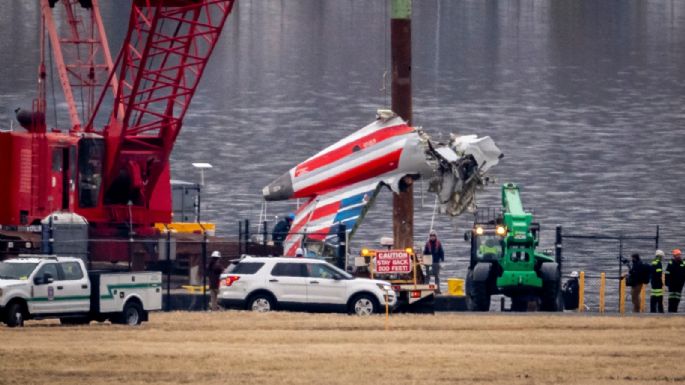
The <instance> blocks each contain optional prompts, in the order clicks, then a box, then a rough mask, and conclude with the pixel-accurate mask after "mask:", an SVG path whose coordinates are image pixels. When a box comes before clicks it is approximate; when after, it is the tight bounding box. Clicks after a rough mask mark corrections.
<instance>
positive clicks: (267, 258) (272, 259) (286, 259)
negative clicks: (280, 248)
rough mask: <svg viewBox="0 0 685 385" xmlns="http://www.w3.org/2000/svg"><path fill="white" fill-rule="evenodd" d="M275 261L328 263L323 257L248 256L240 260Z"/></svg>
mask: <svg viewBox="0 0 685 385" xmlns="http://www.w3.org/2000/svg"><path fill="white" fill-rule="evenodd" d="M265 260H266V261H274V262H289V263H326V261H324V260H322V259H316V258H294V257H253V256H246V257H245V258H243V259H241V260H240V261H239V262H264V261H265Z"/></svg>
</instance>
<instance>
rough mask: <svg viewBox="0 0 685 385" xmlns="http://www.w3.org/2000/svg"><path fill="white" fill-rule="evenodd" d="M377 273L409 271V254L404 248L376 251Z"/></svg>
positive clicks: (403, 272)
mask: <svg viewBox="0 0 685 385" xmlns="http://www.w3.org/2000/svg"><path fill="white" fill-rule="evenodd" d="M375 272H376V273H378V274H409V273H411V255H410V254H409V253H407V252H406V251H404V250H382V251H377V252H376V269H375Z"/></svg>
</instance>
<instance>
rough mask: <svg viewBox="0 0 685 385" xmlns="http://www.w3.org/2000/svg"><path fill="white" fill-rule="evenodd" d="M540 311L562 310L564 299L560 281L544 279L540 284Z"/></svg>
mask: <svg viewBox="0 0 685 385" xmlns="http://www.w3.org/2000/svg"><path fill="white" fill-rule="evenodd" d="M540 299H541V300H542V306H541V310H542V311H563V310H564V299H563V297H562V295H561V285H560V281H544V282H543V284H542V296H541V298H540Z"/></svg>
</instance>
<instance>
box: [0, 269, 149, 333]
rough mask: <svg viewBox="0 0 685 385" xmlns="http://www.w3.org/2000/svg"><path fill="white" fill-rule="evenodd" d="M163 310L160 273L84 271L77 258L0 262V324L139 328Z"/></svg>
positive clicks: (11, 325) (12, 325)
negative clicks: (95, 324)
mask: <svg viewBox="0 0 685 385" xmlns="http://www.w3.org/2000/svg"><path fill="white" fill-rule="evenodd" d="M161 307H162V274H161V273H160V272H108V271H91V272H88V271H87V270H86V266H85V264H84V263H83V261H82V260H81V259H79V258H73V257H57V256H20V257H19V258H13V259H8V260H5V261H2V262H0V321H2V322H4V323H6V324H7V326H10V327H14V326H23V324H24V320H27V319H44V318H59V319H60V322H61V323H62V324H87V323H89V322H90V321H93V320H95V321H100V322H102V321H105V320H110V321H111V322H112V323H120V324H127V325H138V324H140V323H141V322H143V321H147V318H148V311H150V310H159V309H161Z"/></svg>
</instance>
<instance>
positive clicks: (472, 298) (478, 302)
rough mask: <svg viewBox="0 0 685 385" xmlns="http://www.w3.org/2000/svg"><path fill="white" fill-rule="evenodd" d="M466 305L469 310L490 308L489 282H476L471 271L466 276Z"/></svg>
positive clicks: (487, 309) (486, 309)
mask: <svg viewBox="0 0 685 385" xmlns="http://www.w3.org/2000/svg"><path fill="white" fill-rule="evenodd" d="M466 307H467V309H468V310H469V311H489V310H490V293H488V286H487V282H474V281H473V276H472V273H471V272H469V274H468V275H467V276H466Z"/></svg>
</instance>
